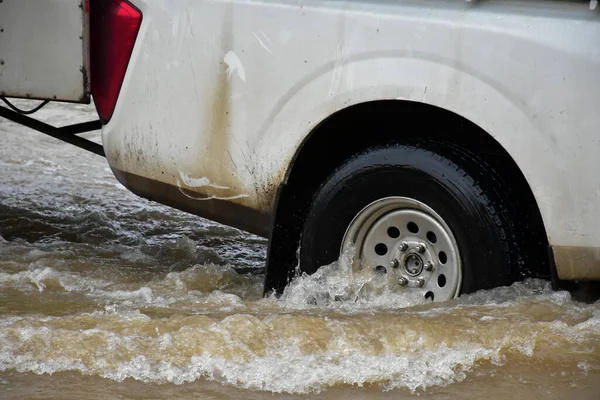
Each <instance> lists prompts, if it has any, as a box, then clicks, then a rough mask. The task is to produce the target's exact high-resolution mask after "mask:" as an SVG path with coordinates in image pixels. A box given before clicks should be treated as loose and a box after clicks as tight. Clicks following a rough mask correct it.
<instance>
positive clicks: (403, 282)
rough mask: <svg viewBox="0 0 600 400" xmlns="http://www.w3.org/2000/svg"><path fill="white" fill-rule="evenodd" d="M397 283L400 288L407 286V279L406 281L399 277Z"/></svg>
mask: <svg viewBox="0 0 600 400" xmlns="http://www.w3.org/2000/svg"><path fill="white" fill-rule="evenodd" d="M398 283H399V284H400V286H406V285H408V279H406V278H405V277H403V276H401V277H400V278H399V279H398Z"/></svg>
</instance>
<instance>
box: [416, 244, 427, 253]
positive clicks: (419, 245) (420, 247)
mask: <svg viewBox="0 0 600 400" xmlns="http://www.w3.org/2000/svg"><path fill="white" fill-rule="evenodd" d="M415 249H416V250H417V251H418V252H419V253H421V254H423V253H425V246H424V245H422V244H418V245H417V247H415Z"/></svg>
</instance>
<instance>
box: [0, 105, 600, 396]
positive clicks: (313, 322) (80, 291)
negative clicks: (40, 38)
mask: <svg viewBox="0 0 600 400" xmlns="http://www.w3.org/2000/svg"><path fill="white" fill-rule="evenodd" d="M21 104H25V103H21ZM40 117H41V118H43V119H44V120H46V121H49V122H51V123H53V124H56V125H62V124H67V123H72V122H78V121H85V120H89V119H92V118H93V117H94V114H93V112H92V109H91V108H90V107H87V106H73V105H70V106H64V105H52V106H49V107H47V108H45V109H43V110H42V111H41V112H40ZM98 136H99V135H98V133H92V134H88V137H90V138H92V139H94V140H98ZM0 143H2V146H1V147H0V235H1V238H0V399H81V398H86V399H166V398H177V399H230V398H236V399H263V398H264V399H271V398H286V399H287V398H305V399H309V398H311V399H312V398H331V399H336V398H353V399H367V398H369V399H370V398H390V399H391V398H394V399H398V398H401V399H408V398H430V397H434V398H444V399H481V398H484V397H488V398H511V399H532V398H540V399H542V398H543V399H553V398H577V399H600V302H599V301H597V300H596V301H594V300H592V301H591V302H581V301H579V300H577V299H576V298H574V296H573V295H572V294H571V293H569V292H566V291H558V292H553V291H552V290H551V288H550V284H549V282H547V281H542V280H528V281H526V282H522V283H516V284H514V285H512V286H511V287H504V288H498V289H494V290H490V291H482V292H478V293H475V294H472V295H467V296H462V297H461V298H459V299H457V300H454V301H450V302H447V303H445V304H431V303H428V302H426V301H425V300H424V299H421V298H415V297H411V296H406V295H403V294H402V293H390V292H386V291H383V292H372V293H370V294H369V293H367V294H365V295H364V296H359V297H358V298H352V296H350V298H349V299H348V300H343V301H336V300H332V299H335V298H339V296H337V294H338V293H339V292H340V291H342V292H346V293H348V292H352V283H351V282H350V281H349V280H348V279H347V276H346V275H345V274H344V273H342V272H340V270H338V269H336V266H330V267H327V268H325V269H324V270H322V271H321V273H319V274H317V275H316V276H312V277H302V278H299V279H297V280H296V281H295V282H294V283H293V284H292V285H291V286H290V287H289V288H288V290H286V292H285V293H284V295H283V296H282V297H281V298H273V297H268V298H263V297H262V281H263V274H262V273H263V270H262V268H263V266H264V260H265V250H266V241H265V240H264V239H261V238H258V237H255V236H252V235H248V234H245V233H243V232H240V231H237V230H235V229H232V228H228V227H224V226H221V225H218V224H216V223H213V222H210V221H207V220H204V219H201V218H197V217H194V216H191V215H188V214H185V213H182V212H178V211H176V210H172V209H169V208H167V207H163V206H161V205H158V204H155V203H150V202H147V201H144V200H142V199H139V198H137V197H135V196H134V195H132V194H130V193H129V192H128V191H127V190H125V189H124V188H123V187H122V186H121V185H120V184H119V183H118V182H117V181H116V180H115V179H114V178H113V176H112V173H111V172H110V169H109V168H108V166H107V164H106V162H105V160H103V159H102V158H100V157H97V156H94V155H91V154H87V153H85V152H84V151H81V150H78V149H76V148H72V147H70V146H68V145H66V144H62V143H60V142H57V141H55V140H53V139H51V138H48V137H45V136H43V135H41V134H38V133H35V132H32V131H28V130H26V129H24V128H21V127H18V126H16V125H14V124H11V123H9V122H7V121H5V120H0Z"/></svg>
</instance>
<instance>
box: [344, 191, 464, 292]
mask: <svg viewBox="0 0 600 400" xmlns="http://www.w3.org/2000/svg"><path fill="white" fill-rule="evenodd" d="M349 246H352V247H354V248H355V249H356V252H355V255H354V259H353V261H352V270H353V272H354V273H357V276H358V275H360V276H361V277H362V278H363V279H364V275H365V274H367V275H368V274H372V275H373V276H377V277H378V278H377V279H380V280H381V279H386V280H387V282H388V287H389V288H390V289H392V290H409V291H413V292H417V293H420V294H422V295H423V296H425V297H426V298H429V299H432V300H434V301H445V300H449V299H452V298H454V297H456V296H457V295H458V293H459V289H460V283H461V279H462V272H461V264H460V256H459V252H458V245H457V244H456V240H455V238H454V235H453V234H452V232H451V230H450V228H449V227H448V225H447V224H446V223H445V222H444V220H443V219H442V218H441V217H440V216H439V215H438V214H437V213H436V212H435V211H434V210H432V209H431V208H430V207H428V206H427V205H426V204H424V203H422V202H420V201H417V200H414V199H409V198H406V197H387V198H384V199H381V200H377V201H375V202H373V203H371V204H369V205H368V206H367V207H365V208H364V209H363V210H361V211H360V212H359V213H358V214H357V215H356V217H355V218H354V219H353V221H352V222H351V223H350V226H349V227H348V229H347V230H346V235H345V236H344V240H343V242H342V251H345V249H348V248H349ZM373 279H375V278H373Z"/></svg>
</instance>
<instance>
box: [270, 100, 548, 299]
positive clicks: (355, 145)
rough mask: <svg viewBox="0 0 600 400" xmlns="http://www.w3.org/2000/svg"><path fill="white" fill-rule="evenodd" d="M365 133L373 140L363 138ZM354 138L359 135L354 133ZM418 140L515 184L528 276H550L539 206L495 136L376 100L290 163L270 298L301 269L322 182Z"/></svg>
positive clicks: (311, 141) (414, 107)
mask: <svg viewBox="0 0 600 400" xmlns="http://www.w3.org/2000/svg"><path fill="white" fill-rule="evenodd" d="M365 131H367V132H368V134H364V133H362V132H365ZM353 132H360V133H361V134H356V133H353ZM415 132H418V137H419V139H424V138H425V139H433V140H442V141H448V142H450V143H453V144H454V145H458V146H461V147H463V148H465V149H466V150H468V151H471V152H473V153H475V154H476V155H478V156H480V157H482V158H485V160H486V161H487V162H488V163H490V165H491V166H492V167H493V168H495V169H497V170H498V171H499V172H500V173H501V175H502V176H503V178H504V179H506V180H509V181H510V182H511V183H512V184H514V185H515V187H516V189H515V192H516V193H517V194H518V197H519V198H518V199H516V201H518V204H519V206H520V207H524V208H525V210H524V212H523V215H524V216H526V217H527V218H528V221H526V222H525V223H526V226H528V227H529V229H530V230H531V232H532V235H531V236H532V240H531V244H532V245H535V246H537V247H536V249H537V250H536V251H540V257H541V258H540V259H543V260H544V262H541V263H540V265H537V266H535V268H532V271H530V272H531V273H533V274H534V275H535V276H539V277H545V278H548V277H550V267H549V266H550V260H549V257H548V237H547V234H546V228H545V226H544V222H543V219H542V215H541V212H540V208H539V206H538V203H537V200H536V198H535V195H534V194H533V191H532V190H531V186H530V184H529V182H528V181H527V179H526V177H525V175H524V174H523V172H522V170H521V168H520V167H519V165H518V164H517V162H516V161H515V160H514V158H513V157H512V156H511V154H510V153H509V152H508V151H507V150H506V148H505V147H504V146H502V144H501V143H499V142H498V141H497V140H496V139H495V138H494V137H493V136H492V135H490V134H489V133H488V132H486V131H485V130H484V129H482V128H481V127H480V126H478V125H477V124H475V123H474V122H472V121H470V120H468V119H467V118H465V117H463V116H461V115H459V114H457V113H455V112H453V111H449V110H446V109H444V108H441V107H438V106H435V105H430V104H426V103H421V102H416V101H410V100H379V101H369V102H364V103H359V104H355V105H352V106H349V107H346V108H344V109H341V110H339V111H337V112H335V113H333V114H331V115H330V116H328V117H327V118H325V119H324V120H323V121H321V122H320V123H319V124H318V125H317V126H315V127H314V128H313V129H312V130H311V131H310V132H309V133H308V134H307V135H306V137H305V138H304V139H303V141H302V142H301V143H300V145H299V146H298V148H297V150H296V152H295V154H294V156H293V157H292V160H291V162H290V163H289V167H288V169H287V171H286V174H285V179H284V181H283V183H282V184H281V186H280V188H279V190H278V193H277V198H276V200H275V203H274V212H273V217H272V229H271V237H270V240H269V249H268V260H267V271H266V277H265V293H268V292H271V291H277V292H280V291H282V290H283V288H284V287H285V285H286V284H287V283H288V282H289V280H290V279H291V278H292V277H293V276H294V275H295V274H296V273H297V271H298V268H297V267H298V265H297V264H298V257H297V251H298V245H299V240H300V235H301V232H302V227H303V222H304V217H305V216H306V213H307V212H308V209H309V207H310V203H311V200H312V197H313V195H314V193H315V192H316V191H317V189H318V188H319V186H320V185H321V184H322V183H323V181H324V180H325V179H326V178H327V177H328V176H329V175H330V174H331V173H332V172H333V171H334V170H335V168H336V167H337V166H339V165H340V164H341V163H343V162H344V161H345V160H347V159H348V158H351V157H352V156H353V155H355V154H358V153H359V152H361V151H363V150H364V149H366V148H368V147H373V146H381V145H386V144H393V143H406V142H408V141H410V140H411V138H412V137H414V135H415V134H416V133H415Z"/></svg>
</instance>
